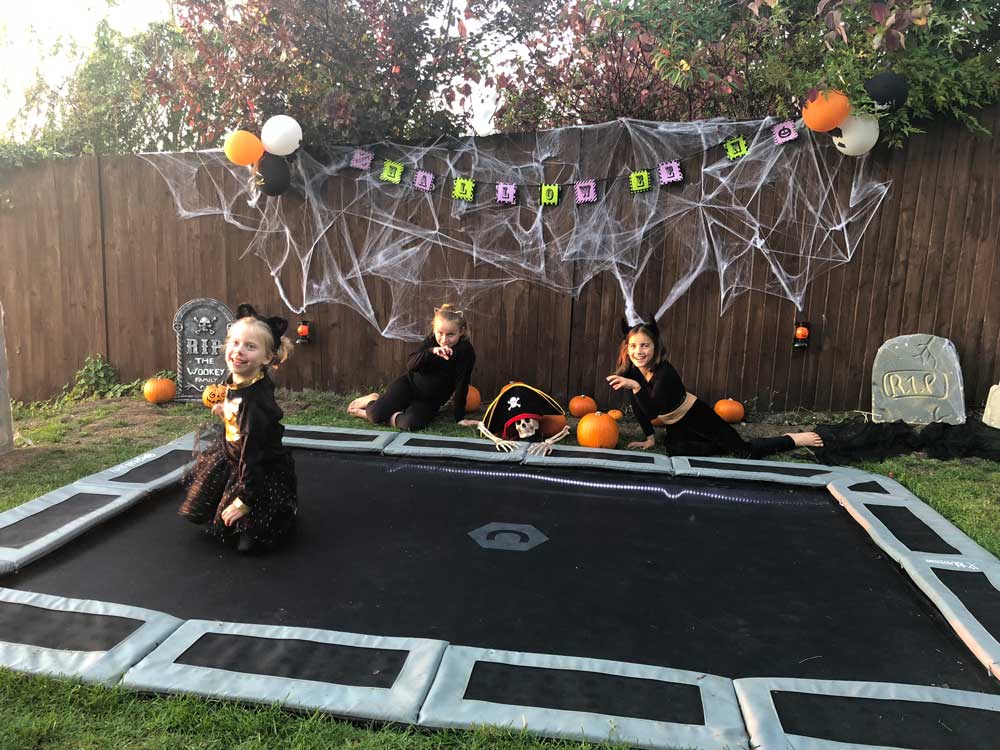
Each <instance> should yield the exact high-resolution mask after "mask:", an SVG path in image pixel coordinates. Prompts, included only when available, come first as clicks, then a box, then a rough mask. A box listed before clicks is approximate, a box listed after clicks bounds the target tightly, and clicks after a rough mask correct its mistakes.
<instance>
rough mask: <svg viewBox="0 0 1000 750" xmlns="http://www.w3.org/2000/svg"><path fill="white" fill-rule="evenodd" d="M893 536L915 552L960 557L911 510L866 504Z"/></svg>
mask: <svg viewBox="0 0 1000 750" xmlns="http://www.w3.org/2000/svg"><path fill="white" fill-rule="evenodd" d="M865 507H866V508H868V510H870V511H871V512H872V515H874V516H875V517H876V518H877V519H878V520H879V521H881V522H882V523H884V524H885V527H886V528H887V529H889V531H891V532H892V535H893V536H894V537H896V538H897V539H898V540H899V541H901V542H902V543H903V544H905V545H906V547H907V548H908V549H911V550H913V551H914V552H929V553H931V554H935V555H960V554H961V552H959V551H958V550H957V549H955V548H954V547H952V546H951V545H950V544H948V542H946V541H945V540H944V539H942V538H941V537H940V536H938V534H937V533H936V532H935V531H934V530H933V529H932V528H931V527H930V526H928V525H927V524H925V523H924V522H923V521H921V520H920V519H919V518H917V516H915V515H914V514H913V511H912V510H910V509H909V508H905V507H901V506H899V505H878V504H876V503H865Z"/></svg>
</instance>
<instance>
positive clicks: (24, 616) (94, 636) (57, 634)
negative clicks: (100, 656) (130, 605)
mask: <svg viewBox="0 0 1000 750" xmlns="http://www.w3.org/2000/svg"><path fill="white" fill-rule="evenodd" d="M142 625H143V621H142V620H133V619H131V618H128V617H117V616H113V615H96V614H91V613H89V612H65V611H61V610H55V609H47V608H45V607H36V606H33V605H30V604H21V603H18V602H6V601H0V641H6V642H8V643H19V644H23V645H26V646H40V647H41V648H56V649H61V650H65V651H108V650H110V649H112V648H114V647H115V646H117V645H118V644H119V643H120V642H121V641H123V640H125V639H126V638H128V637H129V636H130V635H131V634H132V633H134V632H135V631H136V630H138V629H139V628H140V627H142Z"/></svg>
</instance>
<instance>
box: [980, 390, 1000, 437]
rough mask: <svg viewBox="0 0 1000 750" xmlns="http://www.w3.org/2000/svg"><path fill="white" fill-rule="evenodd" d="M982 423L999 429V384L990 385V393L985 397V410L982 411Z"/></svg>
mask: <svg viewBox="0 0 1000 750" xmlns="http://www.w3.org/2000/svg"><path fill="white" fill-rule="evenodd" d="M983 424H985V425H988V426H989V427H995V428H996V429H998V430H1000V384H997V385H994V386H991V387H990V395H989V396H987V398H986V411H984V412H983Z"/></svg>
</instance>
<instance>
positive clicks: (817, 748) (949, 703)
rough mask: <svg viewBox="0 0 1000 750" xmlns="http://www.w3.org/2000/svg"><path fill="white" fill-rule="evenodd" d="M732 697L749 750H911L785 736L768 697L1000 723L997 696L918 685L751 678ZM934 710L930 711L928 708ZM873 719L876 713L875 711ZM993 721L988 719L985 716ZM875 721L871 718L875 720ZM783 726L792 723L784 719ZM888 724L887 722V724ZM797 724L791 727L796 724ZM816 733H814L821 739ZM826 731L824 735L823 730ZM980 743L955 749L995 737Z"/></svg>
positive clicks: (738, 684)
mask: <svg viewBox="0 0 1000 750" xmlns="http://www.w3.org/2000/svg"><path fill="white" fill-rule="evenodd" d="M735 686H736V695H737V696H738V697H739V703H740V708H741V709H742V711H743V717H744V719H745V720H746V727H747V731H748V733H749V735H750V747H752V748H754V750H913V745H912V744H906V745H900V746H898V747H897V746H896V745H884V744H883V745H866V744H861V743H859V742H857V741H856V740H852V741H851V742H849V743H845V742H840V741H837V740H835V739H830V738H824V737H821V736H812V735H803V734H790V733H787V732H786V730H785V729H784V727H783V725H782V722H781V718H780V716H779V714H778V708H777V707H776V705H775V701H774V696H773V693H801V694H805V695H808V696H827V697H830V698H832V699H842V698H855V699H861V700H862V702H867V701H897V702H907V703H910V704H920V703H927V704H943V705H944V706H946V707H958V708H964V709H973V710H976V711H984V712H990V713H991V714H992V713H994V712H996V713H997V718H1000V696H996V695H988V694H986V693H974V692H968V691H964V690H950V689H948V688H937V687H925V686H922V685H899V684H892V683H882V682H847V681H843V682H841V681H835V680H802V679H794V678H768V677H751V678H744V679H739V680H736V681H735ZM929 710H933V709H929ZM874 713H875V716H877V711H876V712H874ZM989 718H990V720H991V721H992V720H993V717H992V716H990V717H989ZM877 720H878V719H876V721H877ZM786 722H787V723H789V724H791V723H792V722H791V721H789V720H788V719H786ZM888 722H889V719H886V723H887V724H888ZM801 723H802V722H801V720H798V721H796V722H795V724H796V725H799V724H801ZM882 729H883V731H882V733H883V734H886V733H894V730H895V728H894V727H890V726H886V727H883V728H882ZM821 731H824V730H821V728H819V727H817V728H816V734H820V733H821ZM825 731H829V729H828V728H827V729H826V730H825ZM983 739H984V742H985V744H982V745H979V746H978V747H977V746H975V745H972V746H970V745H968V744H966V743H964V742H963V743H962V744H961V745H960V746H955V748H954V750H986V748H988V747H993V746H994V745H993V744H992V743H993V742H994V740H995V738H989V737H987V738H983ZM921 747H922V748H934V750H952V749H951V748H944V747H942V746H941V745H940V744H936V745H921Z"/></svg>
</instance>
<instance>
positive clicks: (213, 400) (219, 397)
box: [201, 383, 226, 409]
mask: <svg viewBox="0 0 1000 750" xmlns="http://www.w3.org/2000/svg"><path fill="white" fill-rule="evenodd" d="M225 400H226V386H224V385H217V384H215V383H212V384H211V385H206V386H205V390H203V391H202V392H201V402H202V403H203V404H205V406H207V407H208V408H209V409H211V408H212V407H213V406H215V405H216V404H221V403H222V402H223V401H225Z"/></svg>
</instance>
